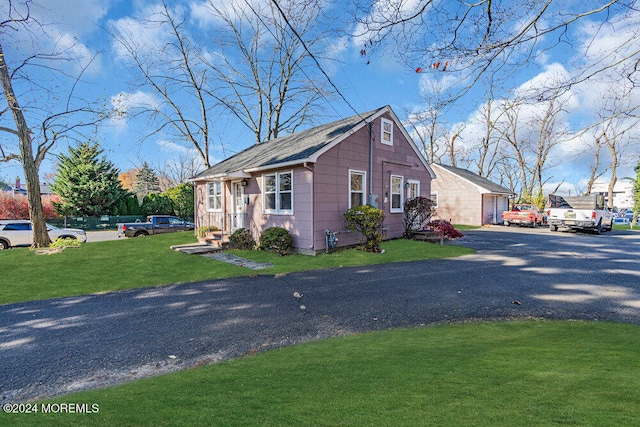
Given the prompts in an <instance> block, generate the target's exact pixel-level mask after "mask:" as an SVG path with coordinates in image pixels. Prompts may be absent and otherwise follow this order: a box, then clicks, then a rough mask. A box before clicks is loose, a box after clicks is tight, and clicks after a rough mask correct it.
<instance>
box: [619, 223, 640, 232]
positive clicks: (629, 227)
mask: <svg viewBox="0 0 640 427" xmlns="http://www.w3.org/2000/svg"><path fill="white" fill-rule="evenodd" d="M613 229H614V230H623V231H640V224H637V225H636V226H632V225H631V224H614V225H613Z"/></svg>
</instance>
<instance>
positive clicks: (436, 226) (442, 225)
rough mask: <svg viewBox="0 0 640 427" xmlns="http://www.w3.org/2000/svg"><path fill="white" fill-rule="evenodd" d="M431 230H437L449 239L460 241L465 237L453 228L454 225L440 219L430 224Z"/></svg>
mask: <svg viewBox="0 0 640 427" xmlns="http://www.w3.org/2000/svg"><path fill="white" fill-rule="evenodd" d="M429 228H431V229H432V230H436V231H438V232H440V233H442V235H443V236H444V237H445V238H447V239H459V238H460V237H462V236H464V235H463V234H462V233H461V232H459V231H458V230H456V229H455V228H453V225H451V223H450V222H449V221H445V220H443V219H438V220H435V221H431V222H430V223H429Z"/></svg>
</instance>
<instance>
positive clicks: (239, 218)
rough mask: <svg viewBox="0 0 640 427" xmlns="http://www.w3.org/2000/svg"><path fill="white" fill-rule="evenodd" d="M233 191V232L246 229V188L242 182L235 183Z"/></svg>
mask: <svg viewBox="0 0 640 427" xmlns="http://www.w3.org/2000/svg"><path fill="white" fill-rule="evenodd" d="M232 191H233V207H232V209H233V212H232V218H231V231H232V232H233V231H236V230H237V229H239V228H244V187H243V186H242V184H241V183H240V182H234V183H233V185H232Z"/></svg>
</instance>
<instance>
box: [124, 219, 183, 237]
mask: <svg viewBox="0 0 640 427" xmlns="http://www.w3.org/2000/svg"><path fill="white" fill-rule="evenodd" d="M194 228H195V225H194V224H193V223H192V222H187V221H185V220H183V219H180V218H178V217H175V216H169V215H149V216H148V217H147V222H129V223H119V224H118V237H122V236H125V237H141V236H148V235H150V234H161V233H172V232H174V231H188V230H193V229H194Z"/></svg>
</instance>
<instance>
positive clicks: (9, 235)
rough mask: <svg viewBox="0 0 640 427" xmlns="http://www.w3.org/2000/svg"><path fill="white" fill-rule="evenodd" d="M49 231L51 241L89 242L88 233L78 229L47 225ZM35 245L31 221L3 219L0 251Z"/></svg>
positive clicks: (0, 221) (0, 222)
mask: <svg viewBox="0 0 640 427" xmlns="http://www.w3.org/2000/svg"><path fill="white" fill-rule="evenodd" d="M47 231H48V233H49V238H50V239H51V241H52V242H53V241H55V240H56V239H64V238H67V237H69V238H72V239H78V241H79V242H81V243H84V242H86V241H87V233H85V231H84V230H80V229H77V228H58V227H55V226H53V225H51V224H47ZM32 243H33V232H32V231H31V221H29V220H26V219H2V220H0V250H3V249H9V248H11V247H14V246H31V244H32Z"/></svg>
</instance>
